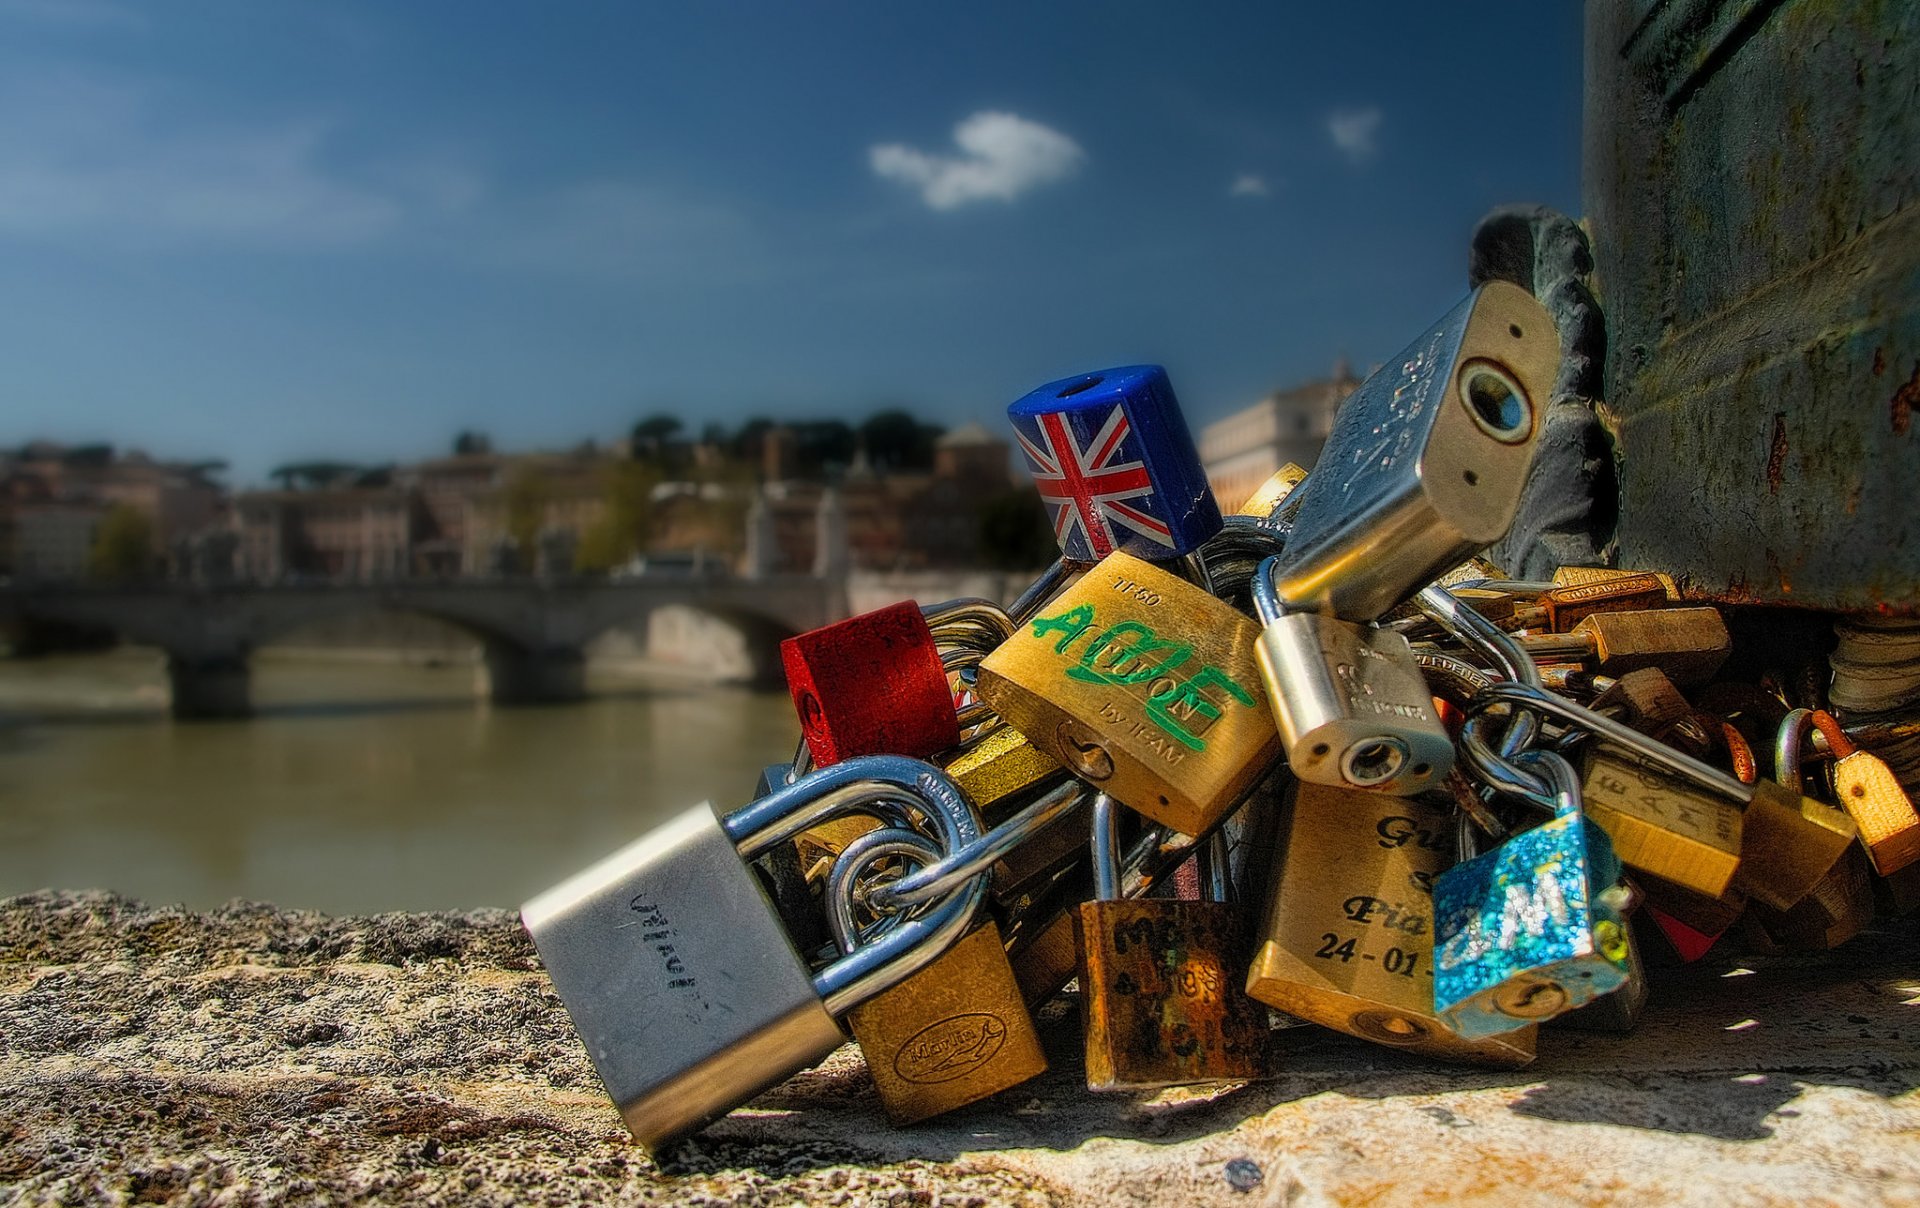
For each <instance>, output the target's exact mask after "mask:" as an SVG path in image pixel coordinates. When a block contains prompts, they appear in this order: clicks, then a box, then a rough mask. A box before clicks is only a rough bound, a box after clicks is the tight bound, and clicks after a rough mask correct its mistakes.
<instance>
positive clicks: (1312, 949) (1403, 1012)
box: [1247, 781, 1536, 1068]
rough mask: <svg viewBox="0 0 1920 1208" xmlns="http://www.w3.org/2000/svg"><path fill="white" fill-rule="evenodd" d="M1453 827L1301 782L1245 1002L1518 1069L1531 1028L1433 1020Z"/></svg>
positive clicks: (1385, 799) (1410, 802)
mask: <svg viewBox="0 0 1920 1208" xmlns="http://www.w3.org/2000/svg"><path fill="white" fill-rule="evenodd" d="M1453 849H1454V842H1453V822H1452V818H1451V815H1449V814H1448V813H1447V812H1446V811H1444V810H1440V809H1435V808H1434V807H1433V806H1431V805H1428V804H1427V803H1426V801H1425V800H1424V799H1421V798H1399V797H1389V796H1384V795H1382V794H1379V793H1369V792H1363V791H1360V790H1355V789H1345V788H1338V787H1334V786H1331V785H1324V784H1310V783H1307V782H1304V781H1303V782H1301V783H1300V785H1299V786H1298V787H1297V788H1296V789H1295V791H1294V795H1293V802H1292V806H1291V809H1290V810H1289V811H1288V812H1287V814H1286V816H1285V817H1284V818H1283V819H1282V822H1281V826H1280V840H1279V851H1278V855H1277V857H1276V860H1275V864H1274V869H1275V875H1274V878H1273V891H1272V893H1271V895H1270V896H1269V898H1268V903H1267V910H1266V914H1265V923H1264V927H1263V929H1262V931H1261V932H1260V933H1259V934H1258V935H1256V936H1255V944H1256V948H1255V952H1254V959H1253V965H1252V968H1251V969H1250V970H1249V972H1248V974H1247V993H1248V994H1250V995H1251V996H1253V997H1254V998H1257V999H1259V1000H1260V1001H1261V1002H1264V1003H1266V1004H1267V1005H1269V1006H1273V1007H1278V1008H1279V1009H1280V1010H1282V1011H1285V1012H1287V1013H1288V1014H1290V1015H1297V1016H1299V1017H1300V1018H1301V1019H1305V1020H1307V1021H1308V1022H1310V1023H1317V1024H1320V1025H1321V1026H1322V1027H1328V1028H1333V1029H1334V1030H1336V1031H1340V1032H1345V1033H1347V1034H1348V1035H1350V1036H1358V1037H1360V1038H1361V1039H1363V1040H1371V1041H1374V1042H1376V1043H1379V1044H1385V1045H1391V1046H1393V1047H1394V1048H1401V1049H1406V1050H1408V1051H1410V1052H1415V1053H1421V1054H1425V1055H1427V1056H1430V1057H1441V1058H1447V1059H1451V1060H1456V1061H1468V1062H1474V1063H1477V1064H1481V1065H1492V1066H1502V1067H1509V1068H1511V1067H1517V1066H1522V1065H1525V1064H1527V1063H1528V1062H1529V1061H1532V1060H1533V1051H1534V1036H1535V1031H1536V1029H1535V1028H1533V1027H1531V1026H1530V1027H1525V1028H1520V1029H1517V1030H1515V1031H1511V1032H1503V1033H1500V1034H1498V1035H1495V1036H1489V1037H1486V1038H1484V1039H1480V1040H1468V1039H1466V1038H1464V1037H1462V1036H1459V1035H1457V1034H1455V1033H1454V1032H1452V1031H1450V1030H1449V1029H1448V1028H1447V1027H1446V1025H1444V1024H1442V1023H1441V1022H1440V1021H1439V1019H1437V1018H1436V1017H1435V1015H1434V1011H1433V973H1432V969H1433V896H1432V895H1433V880H1434V878H1435V877H1437V876H1439V875H1440V874H1441V873H1442V872H1444V871H1445V870H1446V869H1447V867H1448V866H1449V865H1450V864H1452V863H1453Z"/></svg>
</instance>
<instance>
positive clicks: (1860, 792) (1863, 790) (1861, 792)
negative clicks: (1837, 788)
mask: <svg viewBox="0 0 1920 1208" xmlns="http://www.w3.org/2000/svg"><path fill="white" fill-rule="evenodd" d="M1847 791H1848V792H1849V793H1852V794H1853V795H1854V796H1855V797H1864V796H1866V795H1867V786H1866V785H1864V784H1856V785H1854V786H1853V787H1852V788H1850V789H1848V790H1847Z"/></svg>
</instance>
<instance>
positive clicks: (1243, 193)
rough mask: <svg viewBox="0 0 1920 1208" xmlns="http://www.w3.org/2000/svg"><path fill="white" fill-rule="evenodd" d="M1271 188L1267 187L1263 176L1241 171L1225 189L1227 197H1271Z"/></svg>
mask: <svg viewBox="0 0 1920 1208" xmlns="http://www.w3.org/2000/svg"><path fill="white" fill-rule="evenodd" d="M1272 195H1273V190H1272V189H1271V188H1270V187H1268V185H1267V181H1266V178H1265V177H1264V176H1256V175H1254V174H1253V173H1251V172H1242V173H1241V174H1240V175H1238V176H1236V177H1234V178H1233V185H1232V186H1231V187H1230V188H1228V189H1227V196H1228V197H1271V196H1272Z"/></svg>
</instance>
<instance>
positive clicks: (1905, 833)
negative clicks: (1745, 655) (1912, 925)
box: [1776, 709, 1920, 877]
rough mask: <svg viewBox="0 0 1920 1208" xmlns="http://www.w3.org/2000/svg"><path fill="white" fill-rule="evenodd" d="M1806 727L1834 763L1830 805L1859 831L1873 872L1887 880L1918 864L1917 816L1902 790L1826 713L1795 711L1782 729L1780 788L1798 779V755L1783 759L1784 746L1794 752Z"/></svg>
mask: <svg viewBox="0 0 1920 1208" xmlns="http://www.w3.org/2000/svg"><path fill="white" fill-rule="evenodd" d="M1803 714H1804V715H1805V716H1802V715H1803ZM1807 726H1812V727H1814V728H1816V729H1817V730H1818V731H1819V733H1820V736H1821V738H1823V739H1825V740H1826V747H1827V751H1828V753H1829V754H1831V755H1832V756H1833V760H1834V764H1833V795H1834V800H1836V801H1838V802H1839V803H1840V808H1841V809H1844V810H1846V811H1847V814H1848V815H1849V816H1850V817H1851V818H1852V819H1853V824H1854V825H1855V826H1857V827H1859V828H1860V841H1861V842H1862V843H1865V844H1866V845H1867V854H1868V855H1869V856H1871V857H1872V858H1873V868H1874V871H1875V872H1877V873H1879V874H1880V875H1881V876H1883V877H1890V876H1892V875H1893V874H1894V873H1896V872H1899V871H1900V870H1901V869H1903V868H1905V867H1907V866H1908V865H1909V864H1912V863H1913V862H1914V861H1916V860H1920V812H1916V811H1915V810H1914V807H1913V801H1912V799H1911V798H1909V797H1908V796H1907V791H1906V789H1904V788H1902V787H1901V786H1900V781H1899V780H1898V779H1896V778H1895V777H1894V774H1893V769H1892V768H1889V767H1888V766H1887V765H1886V763H1885V762H1884V761H1883V760H1882V759H1881V758H1880V757H1879V756H1877V755H1874V754H1872V753H1871V752H1868V751H1863V750H1861V749H1860V748H1859V747H1858V746H1855V745H1854V742H1853V740H1852V739H1850V738H1848V737H1847V734H1846V731H1845V730H1843V729H1841V728H1840V722H1839V720H1838V719H1836V718H1835V717H1834V716H1833V714H1831V713H1828V712H1827V711H1826V710H1824V709H1816V710H1814V711H1812V712H1808V711H1807V710H1804V709H1796V710H1794V711H1793V712H1791V713H1789V714H1788V715H1787V719H1786V721H1783V722H1782V723H1781V744H1782V746H1781V750H1782V752H1783V756H1782V759H1781V766H1780V767H1779V768H1778V769H1776V775H1778V776H1779V777H1780V779H1781V782H1782V783H1784V784H1788V785H1789V786H1791V785H1793V784H1795V783H1797V782H1798V781H1799V779H1800V771H1799V767H1798V758H1797V752H1796V753H1792V754H1789V753H1786V752H1787V750H1788V748H1787V746H1786V743H1787V741H1788V739H1789V738H1791V740H1792V742H1793V743H1794V744H1795V745H1796V746H1797V745H1798V743H1799V742H1800V740H1801V738H1802V737H1803V735H1804V729H1805V727H1807ZM1789 763H1791V764H1792V770H1791V771H1789V770H1788V765H1789ZM1789 777H1790V778H1791V779H1789Z"/></svg>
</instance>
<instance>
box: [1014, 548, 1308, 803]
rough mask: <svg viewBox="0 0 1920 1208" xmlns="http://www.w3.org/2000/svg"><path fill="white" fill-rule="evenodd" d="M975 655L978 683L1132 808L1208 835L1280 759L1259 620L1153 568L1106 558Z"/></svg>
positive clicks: (1047, 745)
mask: <svg viewBox="0 0 1920 1208" xmlns="http://www.w3.org/2000/svg"><path fill="white" fill-rule="evenodd" d="M1044 611H1045V613H1046V615H1044V616H1039V617H1036V618H1034V619H1033V620H1032V621H1030V622H1029V623H1028V624H1026V625H1025V626H1023V627H1022V628H1021V630H1020V631H1019V632H1017V633H1015V634H1014V635H1013V636H1012V637H1011V638H1008V639H1007V641H1006V643H1005V644H1004V645H1002V646H1001V647H1000V648H999V649H998V650H996V651H994V652H993V653H992V654H991V655H989V656H988V657H987V659H986V661H985V662H983V663H981V664H980V677H979V680H978V682H977V684H976V691H977V692H978V693H979V695H980V697H981V699H982V700H984V701H986V702H987V703H988V704H989V705H990V706H992V708H993V710H994V711H995V712H997V713H999V714H1000V715H1001V716H1002V717H1004V718H1005V719H1006V720H1007V722H1008V724H1009V725H1012V726H1013V727H1014V728H1015V729H1017V730H1019V731H1020V732H1021V733H1022V734H1025V735H1026V736H1027V737H1028V738H1029V739H1031V740H1032V741H1033V744H1034V745H1035V746H1037V747H1040V748H1042V749H1043V750H1045V751H1046V752H1047V753H1048V754H1050V755H1052V756H1053V757H1054V758H1056V759H1058V760H1059V761H1060V762H1061V763H1063V764H1065V765H1066V766H1067V767H1068V768H1069V769H1070V770H1071V771H1072V772H1073V773H1074V774H1075V775H1077V776H1080V777H1081V778H1082V779H1085V780H1089V781H1091V782H1093V783H1094V784H1096V785H1097V786H1098V787H1099V788H1101V789H1102V790H1103V791H1105V792H1107V793H1108V794H1110V795H1112V796H1113V797H1114V799H1116V800H1118V801H1120V802H1121V803H1122V804H1124V805H1128V806H1131V807H1132V808H1133V809H1135V810H1138V811H1139V812H1140V813H1142V814H1145V815H1146V816H1147V817H1149V818H1151V819H1153V820H1154V821H1156V822H1160V823H1163V824H1164V825H1166V826H1170V827H1172V828H1173V829H1175V830H1177V831H1180V832H1182V833H1184V834H1189V835H1197V834H1202V833H1204V832H1206V831H1207V830H1208V829H1209V828H1210V827H1212V826H1213V825H1214V824H1215V823H1216V822H1218V821H1219V820H1220V817H1221V815H1222V814H1224V813H1225V812H1226V811H1227V810H1228V809H1229V808H1230V807H1231V806H1232V805H1233V803H1234V802H1235V801H1237V800H1238V799H1239V798H1240V796H1241V795H1242V794H1243V793H1245V792H1246V790H1247V789H1248V788H1249V787H1250V786H1251V785H1252V784H1253V782H1254V781H1255V780H1256V779H1257V778H1258V777H1259V776H1260V774H1261V773H1262V772H1264V771H1265V770H1266V768H1267V765H1268V764H1270V763H1272V762H1273V759H1274V757H1275V756H1276V755H1277V754H1278V752H1279V749H1280V736H1279V734H1278V733H1276V732H1275V730H1274V728H1273V722H1272V719H1271V716H1270V715H1269V713H1268V711H1267V704H1266V700H1265V689H1264V688H1263V687H1262V685H1261V682H1260V671H1259V667H1258V665H1257V664H1256V662H1255V661H1254V645H1255V643H1256V641H1257V640H1258V638H1259V632H1260V631H1259V629H1258V628H1257V627H1256V626H1255V625H1254V623H1253V622H1252V621H1251V620H1249V619H1248V618H1246V617H1245V616H1243V615H1241V614H1240V613H1238V612H1236V611H1234V609H1233V608H1232V607H1231V606H1230V605H1228V604H1226V603H1224V602H1222V601H1221V600H1218V599H1216V598H1215V597H1213V596H1211V595H1209V594H1207V592H1205V591H1204V590H1202V589H1201V588H1199V587H1196V586H1194V585H1193V584H1191V583H1188V582H1186V581H1185V580H1183V579H1179V578H1176V577H1175V576H1174V575H1172V574H1170V573H1168V572H1167V571H1165V570H1162V569H1161V568H1159V567H1157V566H1154V565H1153V564H1151V563H1148V562H1143V561H1141V560H1140V559H1138V558H1133V557H1129V556H1128V555H1126V554H1119V553H1116V554H1110V555H1108V556H1107V557H1106V558H1105V559H1104V560H1103V561H1101V562H1100V563H1099V564H1098V565H1097V566H1095V567H1094V568H1093V569H1092V570H1091V571H1088V572H1087V574H1086V575H1085V576H1084V577H1083V578H1081V580H1080V581H1079V582H1078V583H1075V584H1074V585H1073V586H1072V587H1070V588H1068V589H1067V590H1066V591H1064V592H1062V593H1061V594H1060V596H1059V597H1058V598H1057V599H1055V600H1054V601H1053V602H1052V603H1051V604H1049V605H1048V606H1047V608H1046V609H1045V610H1044Z"/></svg>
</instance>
